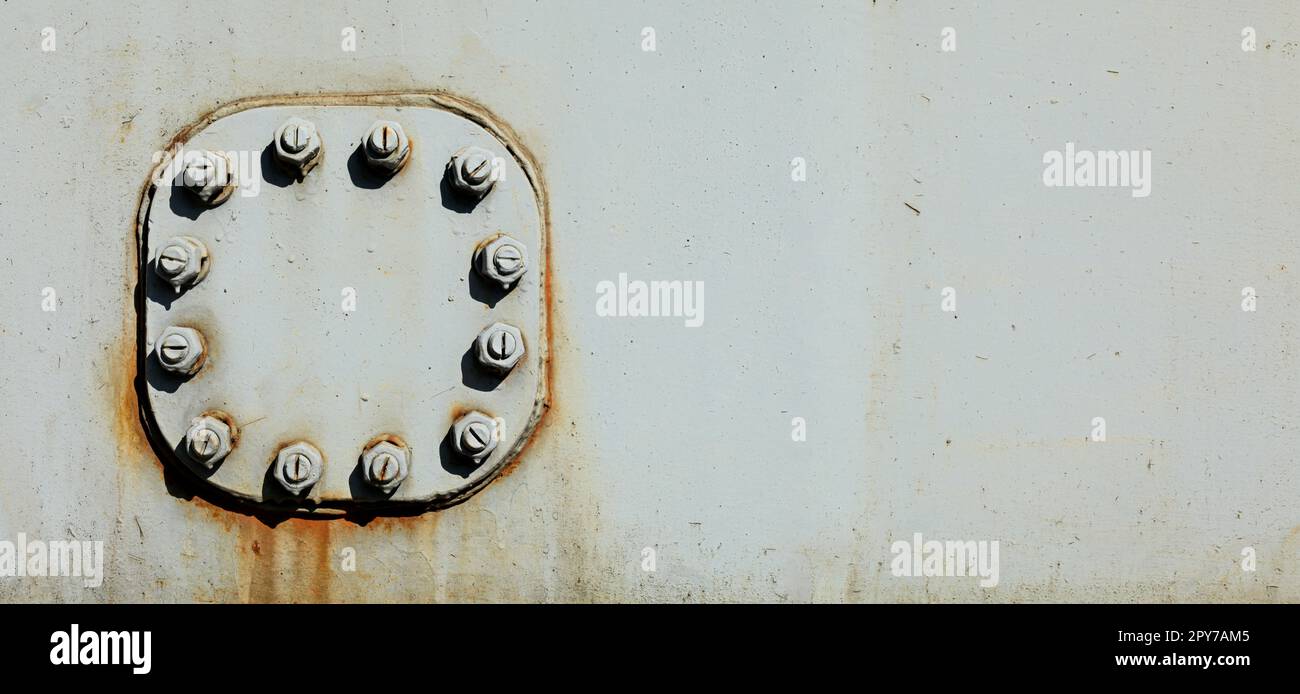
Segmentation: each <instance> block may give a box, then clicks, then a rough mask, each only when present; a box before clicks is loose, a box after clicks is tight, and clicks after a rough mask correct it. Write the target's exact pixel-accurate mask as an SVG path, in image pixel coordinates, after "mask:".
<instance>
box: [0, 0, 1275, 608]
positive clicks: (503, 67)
mask: <svg viewBox="0 0 1300 694" xmlns="http://www.w3.org/2000/svg"><path fill="white" fill-rule="evenodd" d="M0 17H3V21H0V28H3V29H4V35H3V39H2V40H0V64H3V65H4V69H3V70H2V71H0V93H3V94H4V103H5V108H4V109H3V110H2V111H0V151H3V152H4V153H5V154H6V156H7V162H6V166H5V167H4V168H3V173H0V177H2V180H3V190H4V195H3V198H2V201H0V357H2V359H0V361H2V362H3V364H4V365H3V366H2V367H0V415H2V416H0V470H2V473H0V474H2V476H0V540H3V539H12V538H14V537H16V536H17V535H18V534H19V533H23V534H25V535H27V536H29V537H33V538H36V537H39V538H45V539H83V540H86V539H92V540H93V539H101V540H104V541H105V551H106V565H105V574H106V576H105V579H104V583H103V585H102V586H100V587H98V588H94V589H86V588H83V587H82V585H81V582H80V581H76V580H72V579H60V578H48V579H34V578H30V577H28V578H16V577H15V578H9V577H2V578H0V599H4V600H19V601H42V600H56V601H86V602H103V601H178V602H188V601H307V600H326V601H354V600H378V601H502V600H505V601H586V600H615V601H774V602H775V601H992V602H1004V601H1062V600H1070V601H1074V600H1087V601H1093V600H1096V601H1185V600H1198V601H1252V602H1254V601H1264V602H1266V601H1292V600H1296V599H1298V598H1300V563H1298V562H1300V511H1297V508H1296V504H1295V498H1296V492H1297V487H1298V484H1300V477H1298V476H1297V472H1296V458H1295V452H1294V451H1295V450H1296V448H1297V443H1300V442H1298V441H1297V436H1298V435H1300V419H1298V418H1297V415H1296V413H1295V408H1294V407H1293V405H1294V403H1295V402H1296V399H1297V398H1296V395H1295V390H1296V386H1297V379H1296V376H1295V374H1296V370H1297V366H1298V364H1297V358H1298V352H1297V350H1296V347H1295V345H1296V329H1297V328H1296V326H1297V323H1296V312H1295V307H1296V306H1297V305H1300V282H1298V281H1297V279H1296V277H1297V271H1300V265H1297V262H1298V261H1300V258H1298V257H1297V255H1298V254H1297V250H1298V247H1300V241H1297V235H1296V233H1295V228H1294V227H1295V219H1296V217H1297V207H1300V195H1298V194H1297V193H1296V183H1297V175H1296V166H1295V161H1296V159H1297V156H1298V155H1300V140H1297V137H1296V135H1295V126H1296V122H1297V114H1298V113H1300V99H1298V98H1297V97H1298V96H1300V91H1298V90H1297V88H1296V86H1295V84H1296V80H1295V75H1296V74H1297V70H1300V56H1297V46H1298V45H1300V11H1298V10H1297V8H1296V6H1295V5H1294V4H1293V3H1291V2H1286V1H1285V0H1268V1H1264V0H1261V1H1260V2H1255V3H1250V4H1249V7H1242V6H1237V5H1233V4H1225V3H1214V2H1209V1H1208V0H1198V1H1189V2H1170V1H1161V2H1155V1H1153V2H1136V3H1135V2H1123V1H1119V0H1107V1H1104V2H1070V3H1041V2H1032V1H1030V0H1025V1H1007V2H978V3H974V2H972V3H957V4H955V5H954V4H952V3H937V2H895V1H894V0H881V1H880V2H867V1H865V0H864V1H860V2H825V3H811V2H808V3H803V2H799V3H774V2H773V3H749V2H713V3H688V2H673V3H648V2H647V3H639V2H595V1H592V2H577V1H570V2H545V3H537V2H522V1H518V2H515V1H510V0H499V1H497V2H486V3H480V2H455V3H450V2H447V3H430V2H421V1H418V0H394V1H393V2H388V3H374V4H368V3H343V2H319V3H301V4H300V5H297V6H294V7H282V6H279V5H269V4H267V3H265V2H246V1H243V0H235V1H233V2H224V3H216V4H210V3H139V2H134V3H127V2H124V3H94V4H93V5H88V4H87V3H74V2H58V3H36V2H31V3H24V2H11V3H6V4H5V5H4V6H3V7H2V8H0ZM46 27H50V28H53V29H55V32H56V33H55V36H56V44H55V45H56V48H55V50H53V51H43V50H42V30H43V29H44V28H46ZM346 27H353V28H355V30H356V51H355V52H349V51H345V50H343V49H342V46H341V43H342V41H343V34H342V32H343V30H344V29H345V28H346ZM646 27H652V28H653V30H654V37H655V50H654V51H646V50H643V47H644V45H645V43H644V34H643V29H644V28H646ZM945 27H951V28H953V29H954V31H955V37H956V50H955V51H951V52H945V51H943V50H941V42H942V40H943V37H942V32H943V29H944V28H945ZM1245 27H1251V28H1253V29H1254V30H1255V32H1256V33H1257V50H1255V51H1244V50H1243V48H1242V42H1243V37H1242V31H1243V28H1245ZM435 90H445V91H448V92H451V93H453V94H456V95H459V96H461V97H464V98H466V99H469V100H472V101H474V102H477V103H480V104H483V105H485V106H486V107H487V108H489V109H491V110H492V111H493V112H494V113H495V114H496V115H497V116H498V117H500V118H501V119H502V120H503V121H504V122H505V123H508V124H509V125H510V126H511V127H513V128H514V130H515V131H516V132H517V133H518V135H519V137H520V138H521V140H522V141H523V142H524V143H526V144H527V146H528V147H529V148H530V149H531V150H532V152H533V153H534V154H535V155H536V156H537V159H538V160H539V165H540V167H541V170H542V175H543V178H544V180H545V183H546V186H547V189H548V191H549V195H550V205H551V234H552V244H553V245H552V254H553V255H552V270H553V277H552V282H553V284H552V291H553V292H554V306H553V314H552V328H553V331H552V342H551V351H552V358H553V361H552V365H551V366H552V370H553V379H554V381H553V385H552V397H553V401H552V407H551V409H550V412H549V414H548V415H547V418H546V420H545V423H544V425H543V426H542V428H541V429H540V430H539V431H538V433H537V434H536V436H535V438H534V440H533V443H532V445H531V446H530V447H529V448H528V449H527V450H526V451H525V453H524V455H523V456H522V459H521V462H520V463H519V465H517V466H516V467H514V468H513V469H512V470H511V471H510V473H509V474H508V475H506V476H504V477H502V478H500V479H497V480H496V481H494V482H493V483H492V484H490V485H489V486H488V487H487V488H486V489H485V490H484V491H482V492H481V493H479V494H478V495H476V496H474V497H472V498H471V499H470V500H469V501H467V502H466V503H464V504H461V505H458V506H455V507H452V508H450V509H447V510H443V511H438V512H432V513H429V514H425V515H421V516H414V517H405V518H398V519H384V518H379V519H375V520H372V521H368V522H364V523H361V522H356V521H354V520H334V521H314V520H304V519H283V518H276V517H269V516H262V517H259V516H254V515H249V514H246V513H240V512H238V511H233V510H230V509H226V508H221V507H219V506H217V505H214V504H212V503H210V502H208V501H206V500H205V499H204V498H203V497H202V496H200V495H196V492H198V491H199V489H198V488H196V487H195V486H193V485H188V484H186V483H184V481H183V480H180V479H178V478H176V477H175V476H174V475H170V474H168V475H167V476H164V470H165V469H167V465H165V464H164V463H163V462H161V461H160V460H159V459H158V457H157V456H156V455H155V454H154V453H153V451H152V450H151V448H150V447H149V445H148V444H147V442H146V440H145V438H144V434H143V432H142V431H141V427H140V422H139V418H138V414H137V411H136V400H135V398H136V393H135V386H134V378H135V375H136V374H135V367H136V364H135V357H134V355H135V347H136V345H135V330H136V320H137V317H136V314H135V308H134V304H133V301H134V289H135V287H134V285H135V281H136V273H135V268H136V262H137V258H136V256H135V242H136V239H135V221H136V213H137V209H136V208H137V204H138V202H139V196H140V192H141V190H142V186H143V184H144V183H145V181H146V178H147V176H148V174H149V171H150V169H151V168H152V162H151V156H152V155H153V153H154V152H155V151H157V150H159V149H161V148H163V147H164V146H165V145H166V144H167V143H168V142H169V141H171V139H172V138H173V137H175V136H176V135H177V134H178V133H180V132H181V131H182V130H183V129H184V128H185V127H186V126H187V125H188V124H190V123H192V122H195V121H196V120H198V119H199V118H200V117H201V116H202V115H203V114H205V113H207V112H209V111H211V110H213V109H215V108H218V107H220V106H222V105H223V104H227V103H230V102H233V101H235V100H238V99H243V98H247V97H253V96H264V95H276V94H315V93H369V92H383V91H401V92H418V91H435ZM1067 142H1072V143H1075V144H1076V145H1077V146H1078V147H1079V148H1081V149H1089V150H1150V151H1151V153H1152V167H1153V169H1152V172H1151V173H1152V179H1151V182H1152V185H1151V195H1150V196H1149V197H1145V198H1135V197H1133V196H1131V195H1130V193H1129V191H1128V190H1126V189H1117V188H1048V187H1046V186H1045V185H1044V183H1043V168H1044V165H1043V156H1044V153H1045V152H1048V151H1050V150H1060V149H1063V148H1064V147H1065V145H1066V143H1067ZM796 157H800V158H803V160H804V161H805V162H806V166H807V180H805V181H795V180H792V160H793V159H795V158H796ZM620 273H626V274H627V275H628V277H629V278H630V279H631V280H686V281H700V282H703V283H704V286H705V303H704V314H703V315H704V321H703V324H702V325H701V326H699V327H694V328H691V327H686V326H685V325H684V324H683V322H684V321H683V320H682V319H681V318H613V317H601V316H598V315H597V312H596V300H597V297H598V294H597V291H596V288H597V286H598V284H599V283H600V282H602V281H606V280H610V281H617V279H618V276H619V274H620ZM46 287H50V288H53V289H54V290H55V292H56V294H57V300H58V304H57V307H58V308H57V311H54V312H47V311H42V298H43V294H42V292H43V290H44V289H45V288H46ZM945 287H952V288H953V289H954V290H955V292H956V302H957V310H956V311H955V312H945V311H943V310H942V308H941V299H942V296H941V291H942V290H943V288H945ZM1244 287H1251V288H1253V289H1254V290H1255V291H1256V293H1257V295H1258V304H1257V310H1256V311H1254V312H1247V311H1243V310H1242V294H1241V292H1242V289H1243V288H1244ZM334 368H339V369H346V368H348V365H347V364H338V365H334ZM795 417H802V418H803V419H804V420H805V421H806V425H807V440H806V441H802V442H798V441H794V440H792V431H793V426H792V419H793V418H795ZM1095 417H1103V418H1104V419H1105V421H1106V427H1107V431H1106V440H1105V441H1094V440H1092V437H1091V434H1092V432H1093V429H1094V426H1093V420H1094V418H1095ZM324 424H326V425H327V424H328V423H324ZM918 532H919V533H923V534H924V536H925V537H926V538H928V539H931V538H932V539H940V540H944V539H954V540H956V539H961V540H974V541H979V540H987V541H992V540H997V541H999V542H1000V546H1001V552H1000V582H999V584H998V585H997V586H996V587H995V588H981V587H980V586H979V585H978V584H977V583H976V581H975V580H973V579H970V578H962V577H934V578H906V577H896V576H893V575H892V574H891V570H890V560H891V559H892V557H893V555H892V554H891V551H890V547H891V543H892V542H894V541H896V540H910V539H911V538H912V536H913V534H914V533H918ZM1247 547H1249V548H1253V549H1254V550H1255V552H1256V555H1257V567H1256V568H1257V570H1256V571H1253V572H1250V571H1244V570H1243V569H1242V560H1243V556H1242V551H1243V549H1244V548H1247ZM346 548H352V549H354V550H355V553H356V554H355V556H356V570H355V571H346V570H344V568H343V566H342V564H341V557H342V556H343V555H344V554H345V549H346ZM645 548H653V550H654V559H655V561H654V569H655V570H654V571H652V572H651V571H645V570H643V566H644V565H645V562H644V559H643V556H644V554H643V550H644V549H645Z"/></svg>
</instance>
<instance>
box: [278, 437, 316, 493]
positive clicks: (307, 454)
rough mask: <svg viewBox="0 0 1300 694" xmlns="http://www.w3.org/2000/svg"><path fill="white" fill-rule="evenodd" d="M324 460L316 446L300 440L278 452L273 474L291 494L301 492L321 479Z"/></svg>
mask: <svg viewBox="0 0 1300 694" xmlns="http://www.w3.org/2000/svg"><path fill="white" fill-rule="evenodd" d="M322 461H323V459H322V458H321V454H320V451H319V450H317V449H316V447H315V446H313V445H311V444H310V443H307V442H306V441H298V442H296V443H291V444H289V445H288V446H285V447H284V448H281V449H280V452H279V453H277V454H276V456H275V466H274V469H273V470H272V475H273V476H274V477H275V481H277V482H279V483H280V486H282V487H284V488H285V490H287V491H288V492H289V493H290V494H301V493H303V492H304V491H306V490H307V489H310V488H311V486H312V485H314V484H316V483H317V482H318V481H320V476H321V470H322V469H323V462H322Z"/></svg>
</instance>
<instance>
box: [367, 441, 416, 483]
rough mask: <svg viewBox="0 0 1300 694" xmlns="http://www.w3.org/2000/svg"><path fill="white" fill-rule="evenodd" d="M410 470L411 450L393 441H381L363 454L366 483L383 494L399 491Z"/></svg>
mask: <svg viewBox="0 0 1300 694" xmlns="http://www.w3.org/2000/svg"><path fill="white" fill-rule="evenodd" d="M410 470H411V451H410V449H408V448H406V447H405V446H402V445H398V444H396V443H393V442H392V441H380V442H378V443H376V444H374V445H372V446H370V447H369V448H367V449H366V450H365V452H363V453H362V454H361V471H362V474H363V476H364V478H365V480H366V483H367V484H369V485H370V486H372V487H374V488H375V489H378V490H379V491H382V492H391V491H393V490H394V489H397V487H398V486H399V485H401V484H402V481H403V480H405V479H406V476H407V474H409V473H410Z"/></svg>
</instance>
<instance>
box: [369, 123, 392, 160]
mask: <svg viewBox="0 0 1300 694" xmlns="http://www.w3.org/2000/svg"><path fill="white" fill-rule="evenodd" d="M368 142H369V145H370V151H372V152H374V153H375V154H378V155H379V156H381V157H386V156H388V155H390V154H392V153H393V152H396V151H397V132H396V131H394V130H393V126H391V125H388V124H384V125H381V126H379V127H377V128H375V129H374V130H372V131H370V140H369V141H368Z"/></svg>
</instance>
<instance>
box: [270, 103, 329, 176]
mask: <svg viewBox="0 0 1300 694" xmlns="http://www.w3.org/2000/svg"><path fill="white" fill-rule="evenodd" d="M272 144H273V146H274V148H275V161H276V162H278V163H279V164H280V166H281V168H283V169H284V170H285V171H286V172H288V173H289V174H291V175H293V176H294V177H296V178H298V179H302V178H304V177H306V175H307V174H308V172H310V171H311V170H312V169H313V168H315V167H316V165H317V164H319V163H320V160H321V154H322V153H324V151H325V143H324V141H323V140H321V136H320V132H319V131H317V130H316V124H314V123H312V122H311V121H309V120H306V119H303V118H298V117H296V116H295V117H293V118H290V119H289V120H286V121H285V122H284V124H283V125H281V126H280V127H279V128H277V129H276V131H275V140H274V142H273V143H272Z"/></svg>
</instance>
